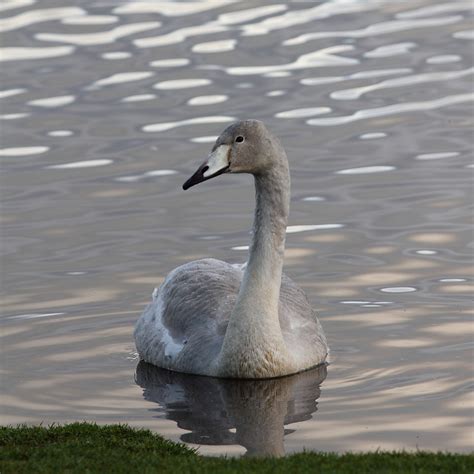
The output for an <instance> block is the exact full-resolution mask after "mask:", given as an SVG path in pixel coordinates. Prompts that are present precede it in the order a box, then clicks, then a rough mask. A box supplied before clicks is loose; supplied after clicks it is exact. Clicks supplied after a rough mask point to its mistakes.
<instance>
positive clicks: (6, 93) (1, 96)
mask: <svg viewBox="0 0 474 474" xmlns="http://www.w3.org/2000/svg"><path fill="white" fill-rule="evenodd" d="M24 92H26V89H7V90H3V91H0V99H4V98H5V97H12V96H14V95H18V94H23V93H24Z"/></svg>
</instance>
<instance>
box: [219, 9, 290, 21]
mask: <svg viewBox="0 0 474 474" xmlns="http://www.w3.org/2000/svg"><path fill="white" fill-rule="evenodd" d="M287 9H288V7H287V6H286V5H267V6H264V7H256V8H249V9H247V10H237V11H234V12H229V13H222V14H221V15H219V17H218V19H217V21H218V22H219V23H222V24H223V25H237V24H239V23H245V22H248V21H252V20H256V19H257V18H261V17H262V16H269V15H273V14H275V13H280V12H282V11H285V10H287Z"/></svg>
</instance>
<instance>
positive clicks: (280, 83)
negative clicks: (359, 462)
mask: <svg viewBox="0 0 474 474" xmlns="http://www.w3.org/2000/svg"><path fill="white" fill-rule="evenodd" d="M471 7H472V2H470V1H449V2H448V1H446V2H444V3H443V2H436V1H426V0H420V1H418V0H415V1H411V2H407V1H394V0H392V1H386V2H384V1H370V0H368V1H332V2H304V1H295V2H282V3H278V2H257V1H254V2H233V1H231V0H214V1H207V2H204V1H201V2H176V3H174V2H131V3H127V2H118V1H113V0H110V1H109V0H108V1H103V2H94V1H82V2H59V1H49V0H42V1H41V2H39V1H38V2H35V1H34V0H8V1H6V0H4V1H3V2H2V3H1V5H0V14H1V15H2V19H0V30H1V31H3V32H4V33H3V41H2V48H1V49H0V60H1V71H2V81H1V92H0V97H1V99H0V118H1V122H0V123H1V149H0V158H1V160H2V163H3V173H2V186H1V198H2V213H1V217H2V231H1V232H2V234H1V250H2V254H3V257H2V271H1V273H2V293H3V298H2V299H3V303H2V308H3V309H2V325H1V329H2V345H1V352H2V391H3V394H2V397H1V401H2V409H1V422H2V423H3V424H6V423H20V422H29V423H39V422H43V423H46V424H47V423H50V422H53V421H54V422H66V421H73V420H94V421H97V422H98V423H117V422H124V423H129V424H131V425H133V426H137V427H146V428H150V429H152V430H154V431H156V432H158V433H161V434H163V435H164V436H166V437H168V438H170V439H173V440H182V441H184V442H187V443H190V444H191V445H192V446H195V447H196V446H198V447H199V452H201V453H204V454H224V453H227V454H230V455H240V454H244V453H246V452H247V453H248V454H254V453H271V454H283V453H285V452H286V453H289V452H294V451H300V450H302V449H304V448H306V449H312V450H331V451H340V452H341V451H347V450H353V451H358V450H369V449H370V450H374V449H377V448H380V449H384V450H385V449H401V448H405V449H408V450H415V449H417V448H419V449H428V450H454V451H467V450H471V449H472V446H473V441H474V433H473V428H472V426H473V405H474V404H473V395H472V361H473V352H472V342H473V334H472V330H473V322H472V308H473V307H472V288H473V287H472V279H473V272H472V269H473V267H472V261H471V260H470V258H471V256H472V243H471V242H472V236H473V234H472V227H471V218H472V208H471V204H472V198H473V188H472V171H473V169H472V168H473V164H472V126H473V109H472V100H473V98H474V96H473V93H472V84H473V83H472V79H473V77H472V74H473V64H472V59H473V56H472V51H473V49H472V48H473V44H472V40H473V38H474V36H473V34H472V31H471V27H472V11H471V10H470V9H471ZM236 118H258V119H261V120H263V121H265V123H266V124H267V126H268V127H269V128H270V129H271V130H272V131H273V132H274V133H275V134H277V135H278V136H279V137H280V138H281V139H282V141H283V144H284V146H285V147H286V149H287V152H288V156H289V159H290V166H291V172H292V209H291V214H290V222H289V228H288V237H287V252H286V259H285V272H286V273H287V274H288V275H289V276H291V277H292V278H293V279H294V280H295V281H296V282H298V283H299V284H300V285H301V286H302V287H303V288H304V289H305V291H306V292H307V295H308V298H309V299H310V301H311V303H312V304H313V305H314V307H315V308H316V309H317V311H318V313H319V315H320V319H321V322H322V324H323V326H324V328H325V331H326V333H327V336H328V340H329V344H330V347H331V363H330V365H329V366H328V367H327V368H325V367H324V368H320V369H316V370H313V371H310V372H307V373H304V374H300V375H297V376H294V377H288V378H284V379H279V380H273V381H257V382H244V381H219V380H215V379H209V378H203V377H191V376H185V375H180V374H172V373H169V372H166V371H162V370H159V369H156V368H153V367H151V366H148V365H147V364H143V363H140V364H139V363H138V362H139V361H138V359H137V356H136V353H135V348H134V344H133V338H132V331H133V325H134V323H135V321H136V319H137V318H138V316H139V315H140V313H141V311H142V309H143V308H144V306H145V305H146V304H147V302H148V301H149V300H150V298H151V293H152V291H153V288H154V287H155V286H158V285H159V284H160V282H161V281H162V279H163V278H164V276H165V275H166V274H167V273H168V272H169V271H170V270H172V269H173V268H174V267H176V266H177V265H179V264H181V263H183V262H186V261H189V260H191V259H197V258H203V257H207V256H212V257H215V258H219V259H224V260H227V261H230V262H243V261H245V259H246V255H247V247H246V246H247V245H248V243H249V230H250V227H251V221H252V217H253V205H254V200H253V185H252V180H251V178H250V177H249V176H222V177H220V178H217V179H215V180H212V181H209V182H206V183H204V184H202V185H200V186H197V187H196V188H193V189H192V190H190V191H187V192H183V191H182V189H181V185H182V183H183V182H184V181H185V180H186V179H187V178H188V177H189V176H190V175H191V174H192V173H193V172H194V171H195V169H196V168H197V166H198V165H199V164H200V163H201V162H202V161H203V160H204V159H205V157H206V156H207V153H208V152H209V150H210V148H211V146H212V142H213V140H214V139H215V137H216V136H217V135H218V134H219V133H220V132H221V131H222V130H223V128H224V127H225V126H226V125H227V124H228V123H230V122H232V121H233V120H235V119H236Z"/></svg>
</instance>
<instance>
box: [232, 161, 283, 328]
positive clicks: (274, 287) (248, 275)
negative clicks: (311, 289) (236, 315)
mask: <svg viewBox="0 0 474 474" xmlns="http://www.w3.org/2000/svg"><path fill="white" fill-rule="evenodd" d="M255 194H256V208H255V217H254V223H253V238H252V244H251V246H250V255H249V260H248V263H247V268H246V270H245V273H244V277H243V280H242V285H241V287H240V291H239V296H238V299H237V304H236V307H238V306H239V305H245V306H247V305H250V306H251V307H252V308H253V309H254V310H255V309H258V310H259V312H260V313H261V314H264V315H265V316H266V317H267V318H268V317H270V315H271V317H272V318H273V319H274V318H276V321H277V322H278V300H279V296H280V286H281V275H282V267H283V256H284V251H285V235H286V225H287V222H288V212H289V196H290V178H289V173H288V169H287V168H286V167H283V166H281V167H278V168H272V170H271V171H270V172H269V173H268V174H265V175H259V176H255Z"/></svg>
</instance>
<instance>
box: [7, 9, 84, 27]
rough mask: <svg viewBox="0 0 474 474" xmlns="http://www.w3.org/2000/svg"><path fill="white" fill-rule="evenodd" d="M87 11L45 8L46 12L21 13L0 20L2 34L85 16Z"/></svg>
mask: <svg viewBox="0 0 474 474" xmlns="http://www.w3.org/2000/svg"><path fill="white" fill-rule="evenodd" d="M85 14H86V11H85V10H83V9H82V8H76V7H67V8H45V9H44V10H32V11H27V12H23V13H19V14H18V15H16V16H11V17H9V18H1V19H0V32H2V31H11V30H16V29H19V28H25V27H26V26H29V25H33V24H35V23H41V22H44V21H52V20H60V19H62V18H66V17H70V16H76V17H79V15H85Z"/></svg>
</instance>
